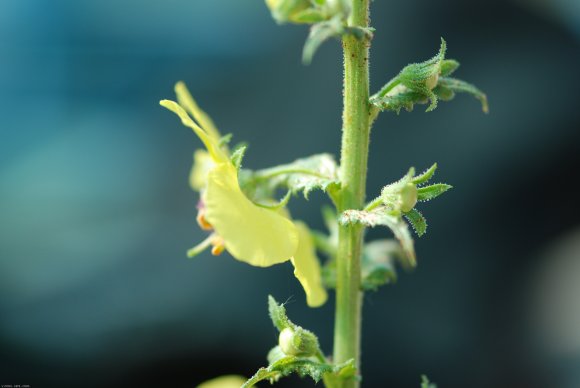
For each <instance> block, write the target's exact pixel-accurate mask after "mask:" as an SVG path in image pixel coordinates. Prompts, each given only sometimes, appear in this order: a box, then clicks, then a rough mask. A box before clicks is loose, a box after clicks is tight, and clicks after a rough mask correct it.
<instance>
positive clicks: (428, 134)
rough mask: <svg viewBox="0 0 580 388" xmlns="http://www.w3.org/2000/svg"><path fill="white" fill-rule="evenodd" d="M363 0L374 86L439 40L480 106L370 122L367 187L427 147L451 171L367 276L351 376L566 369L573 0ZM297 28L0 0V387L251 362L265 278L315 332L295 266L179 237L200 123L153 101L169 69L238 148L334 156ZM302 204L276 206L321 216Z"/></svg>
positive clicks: (329, 62)
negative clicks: (405, 269) (411, 251)
mask: <svg viewBox="0 0 580 388" xmlns="http://www.w3.org/2000/svg"><path fill="white" fill-rule="evenodd" d="M372 7H373V9H372V11H373V17H372V19H373V25H374V26H375V27H376V28H377V31H376V34H375V39H374V41H373V49H372V57H371V60H372V61H371V66H372V78H371V84H372V90H376V89H378V88H379V87H380V86H382V84H383V83H384V82H386V81H387V80H388V79H389V78H390V77H391V76H393V75H394V74H396V73H397V72H398V70H399V69H400V68H401V67H403V66H404V65H405V64H407V63H409V62H414V61H418V60H423V59H426V58H428V57H430V56H432V55H433V54H434V53H435V52H436V50H437V48H438V45H439V37H440V36H444V37H445V39H446V40H447V42H448V47H449V49H448V54H449V57H451V58H457V59H459V60H460V62H461V63H462V67H461V68H460V69H459V71H458V73H457V76H458V77H459V78H462V79H466V80H468V81H470V82H473V83H475V84H476V85H478V86H480V87H481V88H482V89H483V90H485V91H486V92H487V94H488V96H489V98H490V106H491V113H490V114H489V115H487V116H486V115H483V114H482V113H481V111H480V107H479V105H478V103H477V102H476V101H475V100H473V99H471V98H468V97H466V96H458V97H457V98H456V100H454V101H453V102H452V103H442V104H440V106H439V108H438V109H437V110H436V111H435V112H433V113H429V114H425V113H423V110H422V109H416V110H415V111H414V112H412V113H406V112H403V113H401V115H400V116H399V117H396V116H395V115H392V114H383V115H382V116H381V117H380V118H379V120H378V121H377V123H376V124H375V127H374V129H373V139H372V144H371V159H370V164H369V183H368V192H369V196H372V195H374V194H373V193H378V192H379V190H380V188H381V187H382V185H384V184H385V183H388V182H391V181H393V180H395V179H397V178H399V177H400V176H401V175H402V174H403V173H404V172H405V171H406V170H407V168H408V167H409V166H411V165H414V166H416V167H417V168H418V169H419V170H422V169H423V168H425V167H427V166H429V165H430V164H431V163H432V162H434V161H437V162H438V163H439V166H440V169H439V173H438V177H439V179H440V180H442V181H445V182H449V183H451V184H453V185H454V186H455V189H454V190H453V191H452V192H450V193H449V194H446V195H445V196H444V197H442V199H441V200H438V201H436V202H434V203H429V204H427V205H426V206H423V207H422V209H423V213H424V214H425V215H426V216H427V218H428V220H429V222H430V231H429V233H428V234H427V235H426V236H425V237H423V238H421V239H420V240H418V242H417V250H418V255H419V267H418V268H417V270H415V271H414V272H413V273H411V274H408V273H401V276H400V278H399V281H398V283H397V284H396V285H395V286H389V287H386V288H383V289H381V290H380V291H379V292H377V293H370V294H368V295H367V296H366V297H365V308H364V309H365V311H364V312H365V316H364V337H363V349H364V352H363V374H364V385H365V386H367V387H418V386H419V376H420V374H423V373H424V374H427V375H428V376H430V377H431V379H432V380H434V381H436V382H438V383H439V386H440V387H446V388H450V387H482V388H483V387H515V388H517V387H522V388H524V387H525V388H528V387H529V388H536V387H537V388H544V387H545V388H551V387H562V388H577V387H580V307H579V306H580V303H579V302H578V301H579V300H580V282H579V281H578V279H580V221H579V217H578V216H580V211H579V209H578V204H577V200H576V198H577V193H578V191H577V189H576V184H577V180H578V178H579V176H578V171H579V170H580V110H579V109H578V106H579V97H578V96H579V90H580V89H579V87H580V3H579V2H578V1H577V0H552V1H549V0H517V1H516V0H512V1H501V0H490V1H485V2H484V1H473V2H466V1H461V0H440V1H426V0H409V1H405V2H389V1H376V2H374V3H373V5H372ZM306 33H307V30H306V29H305V28H303V27H296V26H283V27H278V26H276V24H275V23H274V22H273V21H272V19H271V18H270V15H269V13H268V11H267V9H266V7H265V6H264V4H263V3H262V2H261V1H239V0H220V1H201V0H166V1H137V0H121V1H119V0H116V1H113V0H101V1H96V0H95V1H93V0H87V1H73V0H54V1H50V2H49V1H39V0H2V1H1V2H0V384H30V385H31V386H32V387H35V388H38V387H81V386H82V387H105V386H106V387H133V386H135V387H137V386H138V387H154V386H155V387H159V386H164V387H170V386H171V387H174V388H177V387H192V386H195V384H197V383H199V382H201V381H203V380H205V379H207V378H210V377H212V376H216V375H219V374H224V373H240V374H245V375H250V374H251V373H253V371H254V370H256V369H257V368H258V367H260V366H262V365H264V364H265V354H266V353H267V351H268V349H269V348H270V347H271V346H272V345H273V344H274V343H275V342H276V337H277V335H276V332H275V330H274V329H273V328H272V326H271V323H270V322H269V319H268V316H267V312H266V295H267V294H269V293H271V294H273V295H274V296H275V297H277V298H278V299H279V300H286V299H287V298H289V297H292V299H291V303H290V304H289V305H288V310H289V313H290V315H291V317H292V318H293V319H294V320H295V321H296V322H298V323H300V324H302V325H303V326H305V327H308V328H311V329H313V330H314V331H315V332H317V333H318V334H319V336H320V339H321V343H322V345H323V347H324V348H325V349H326V350H327V351H328V352H330V351H331V346H332V344H331V341H332V317H333V313H332V311H333V302H332V300H331V301H330V302H329V303H328V304H327V305H326V306H324V307H323V308H320V309H316V310H310V309H308V308H307V307H306V306H305V303H304V296H303V294H302V291H301V289H300V288H299V285H298V283H297V281H296V280H295V279H294V277H293V276H292V268H291V266H290V264H287V265H280V266H276V267H272V268H269V269H262V270H259V269H255V268H251V267H249V266H247V265H244V264H242V263H239V262H237V261H235V260H232V259H231V258H230V257H228V255H222V256H219V257H211V256H210V255H209V254H205V255H202V256H200V257H198V258H196V259H195V260H194V261H190V260H187V259H186V258H185V251H186V250H187V249H188V248H189V247H191V246H192V245H193V244H194V243H196V242H197V241H199V240H200V239H201V238H202V237H203V233H202V232H201V231H199V229H198V228H197V225H196V224H195V221H194V217H195V213H196V211H195V204H196V201H197V198H196V195H195V194H194V193H193V192H191V191H190V189H189V187H188V184H187V176H188V172H189V168H190V163H191V154H192V151H193V150H194V149H195V148H197V147H200V143H199V142H198V140H197V139H196V138H195V136H193V134H192V133H190V131H188V130H187V129H185V128H183V127H181V126H180V125H179V123H178V122H177V120H176V119H175V117H173V115H171V114H170V113H168V112H166V111H164V110H163V109H162V108H160V107H159V106H158V105H157V104H158V101H159V100H160V99H162V98H172V97H173V91H172V88H173V84H174V83H175V81H177V80H185V81H186V82H187V84H188V85H189V87H190V89H191V91H192V93H193V94H194V96H196V97H197V99H198V101H199V103H200V104H201V106H202V107H203V108H204V109H205V110H206V111H208V112H209V113H210V114H211V115H212V117H213V118H214V120H215V121H216V122H217V124H218V127H219V128H220V129H221V131H222V132H223V133H228V132H233V133H234V134H235V140H238V141H241V140H246V141H248V142H249V143H250V145H251V146H250V149H249V151H248V153H247V157H246V159H245V165H246V166H248V167H250V168H262V167H267V166H270V165H274V164H278V163H284V162H288V161H291V160H294V159H296V158H298V157H300V156H305V155H310V154H314V153H319V152H325V151H330V152H332V153H334V154H335V155H336V154H337V153H338V150H339V142H340V139H339V138H340V112H341V100H342V97H341V82H342V81H341V77H342V64H341V53H340V47H339V44H338V43H337V42H330V43H327V44H325V45H324V46H323V47H322V49H321V50H320V51H319V52H318V53H317V55H316V57H315V59H314V62H313V64H312V65H310V66H308V67H305V66H302V65H301V63H300V54H301V47H302V44H303V41H304V38H305V36H306ZM337 156H338V155H337ZM323 201H324V197H323V195H321V194H317V195H313V196H312V199H311V200H310V201H309V202H303V201H301V200H293V201H292V205H291V206H292V210H293V214H294V215H295V216H296V217H297V218H301V219H305V220H306V221H308V222H309V223H310V224H311V225H312V226H313V227H314V228H318V229H322V228H323V226H322V222H321V220H320V216H319V211H318V207H319V206H320V204H321V203H323ZM387 234H388V232H387V231H386V230H373V231H371V232H370V233H369V237H370V238H376V237H382V236H385V235H387ZM280 386H282V387H284V386H286V387H295V386H313V383H312V382H311V381H309V380H303V381H301V380H299V379H297V378H293V379H289V380H287V381H285V382H284V383H282V384H280Z"/></svg>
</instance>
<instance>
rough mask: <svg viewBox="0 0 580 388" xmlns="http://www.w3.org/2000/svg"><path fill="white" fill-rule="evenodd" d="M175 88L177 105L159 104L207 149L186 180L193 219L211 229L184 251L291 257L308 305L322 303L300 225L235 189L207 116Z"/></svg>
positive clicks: (258, 262)
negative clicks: (196, 201) (192, 195)
mask: <svg viewBox="0 0 580 388" xmlns="http://www.w3.org/2000/svg"><path fill="white" fill-rule="evenodd" d="M175 91H176V94H177V100H178V102H179V103H176V102H174V101H170V100H163V101H161V102H160V104H161V105H162V106H163V107H165V108H167V109H169V110H170V111H172V112H174V113H175V114H177V115H178V116H179V118H180V119H181V121H182V123H183V124H184V125H185V126H187V127H189V128H191V129H192V130H193V131H194V132H195V134H196V135H197V136H198V137H199V138H200V140H201V141H202V142H203V143H204V145H205V148H206V149H207V151H203V150H198V151H196V153H195V154H194V159H195V165H194V168H193V170H192V173H191V175H190V183H191V185H192V187H193V188H194V189H196V190H199V191H201V203H200V212H199V215H198V223H199V224H200V226H201V227H202V229H206V230H215V232H214V233H212V234H211V235H210V236H209V237H208V238H207V239H206V240H205V241H203V242H202V243H201V244H199V245H198V246H197V247H195V248H193V249H192V250H191V251H190V255H191V256H193V255H195V254H197V253H199V252H200V251H201V250H204V249H206V248H207V247H209V246H210V245H213V249H212V253H214V254H216V255H217V254H220V253H221V252H222V251H223V250H224V248H225V249H226V250H227V251H228V252H229V253H230V254H231V255H232V256H233V257H234V258H236V259H237V260H240V261H243V262H246V263H248V264H251V265H253V266H257V267H268V266H271V265H274V264H278V263H282V262H285V261H288V260H292V264H293V265H294V267H295V271H294V274H295V276H296V277H297V278H298V280H299V281H300V283H301V284H302V286H303V288H304V290H305V292H306V294H307V302H308V305H309V306H311V307H316V306H320V305H322V304H323V303H324V302H325V301H326V298H327V296H326V291H325V290H324V288H323V287H322V283H321V278H320V264H319V263H318V259H317V257H316V255H315V249H314V244H313V242H312V238H311V237H310V232H309V231H308V228H307V227H306V225H305V224H303V223H296V224H294V223H293V222H292V221H291V220H290V219H289V217H286V216H285V215H284V214H281V212H278V211H275V210H271V209H267V208H263V207H260V206H257V205H256V204H254V203H253V202H252V201H251V200H250V199H248V198H247V197H246V195H245V194H244V193H243V192H242V190H241V188H240V184H239V181H238V170H237V168H236V167H235V166H234V164H233V163H232V162H231V160H230V158H229V155H228V152H227V150H225V149H224V148H223V147H220V135H219V132H218V130H217V128H216V127H215V125H214V124H213V122H212V121H211V119H210V118H209V116H207V115H206V114H205V113H204V112H203V111H202V110H201V109H200V108H199V107H198V106H197V104H196V103H195V101H194V100H193V98H192V97H191V95H190V94H189V92H188V91H187V89H186V88H185V85H183V83H181V82H180V83H178V84H177V85H176V87H175ZM188 113H189V114H191V116H193V117H194V119H195V121H194V119H192V118H191V117H190V116H189V114H188ZM196 121H197V122H196ZM198 123H199V124H198Z"/></svg>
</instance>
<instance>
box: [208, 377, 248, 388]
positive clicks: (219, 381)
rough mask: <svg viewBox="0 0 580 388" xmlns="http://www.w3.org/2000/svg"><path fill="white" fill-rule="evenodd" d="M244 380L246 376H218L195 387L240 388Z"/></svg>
mask: <svg viewBox="0 0 580 388" xmlns="http://www.w3.org/2000/svg"><path fill="white" fill-rule="evenodd" d="M246 380H247V379H246V378H244V377H242V376H236V375H227V376H220V377H216V378H215V379H211V380H208V381H204V382H203V383H201V384H200V385H198V386H197V388H240V387H241V386H242V385H244V383H245V382H246Z"/></svg>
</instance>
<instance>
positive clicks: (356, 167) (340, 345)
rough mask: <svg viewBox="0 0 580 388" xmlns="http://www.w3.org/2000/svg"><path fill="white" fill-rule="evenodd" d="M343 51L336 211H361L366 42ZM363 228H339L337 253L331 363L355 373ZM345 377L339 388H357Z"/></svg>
mask: <svg viewBox="0 0 580 388" xmlns="http://www.w3.org/2000/svg"><path fill="white" fill-rule="evenodd" d="M368 15H369V0H353V1H352V12H351V15H350V17H349V20H348V24H349V26H358V27H368V23H369V20H368V17H369V16H368ZM342 45H343V51H344V110H343V115H342V120H343V128H342V150H341V174H342V177H341V178H342V186H341V195H340V203H339V204H338V205H339V209H338V210H339V211H340V212H342V211H344V210H347V209H362V208H363V206H364V202H365V189H366V175H367V160H368V150H369V135H370V119H369V116H370V113H371V112H370V106H369V102H368V100H369V61H368V58H369V46H370V44H369V40H368V38H364V39H360V40H359V39H357V38H355V37H354V36H352V35H347V36H344V37H343V38H342ZM362 244H363V228H362V227H361V226H360V225H353V226H340V228H339V242H338V252H337V284H336V315H335V328H334V362H335V363H337V364H338V363H342V362H345V361H347V360H349V359H351V358H354V360H355V362H356V365H357V369H358V371H359V374H360V337H361V314H362V292H361V291H360V281H361V267H360V261H361V251H362ZM359 385H360V383H359V381H358V380H355V379H350V380H348V381H344V382H343V383H342V386H341V388H356V387H359Z"/></svg>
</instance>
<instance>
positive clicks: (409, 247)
mask: <svg viewBox="0 0 580 388" xmlns="http://www.w3.org/2000/svg"><path fill="white" fill-rule="evenodd" d="M339 222H340V223H341V224H343V225H348V224H354V223H359V224H363V225H366V226H370V227H374V226H377V225H383V226H386V227H388V228H389V229H391V231H392V232H393V234H394V235H395V237H396V238H397V240H399V243H400V244H401V247H402V248H403V251H404V252H405V258H406V263H407V264H408V265H409V266H411V267H415V266H416V255H415V248H414V245H413V239H412V238H411V234H410V233H409V228H408V226H407V224H406V223H405V222H404V221H403V220H402V219H401V218H400V217H396V216H394V215H392V214H391V213H390V212H389V210H388V209H386V208H385V207H379V208H377V209H374V210H372V211H364V210H347V211H345V212H343V213H342V215H341V216H340V219H339Z"/></svg>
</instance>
